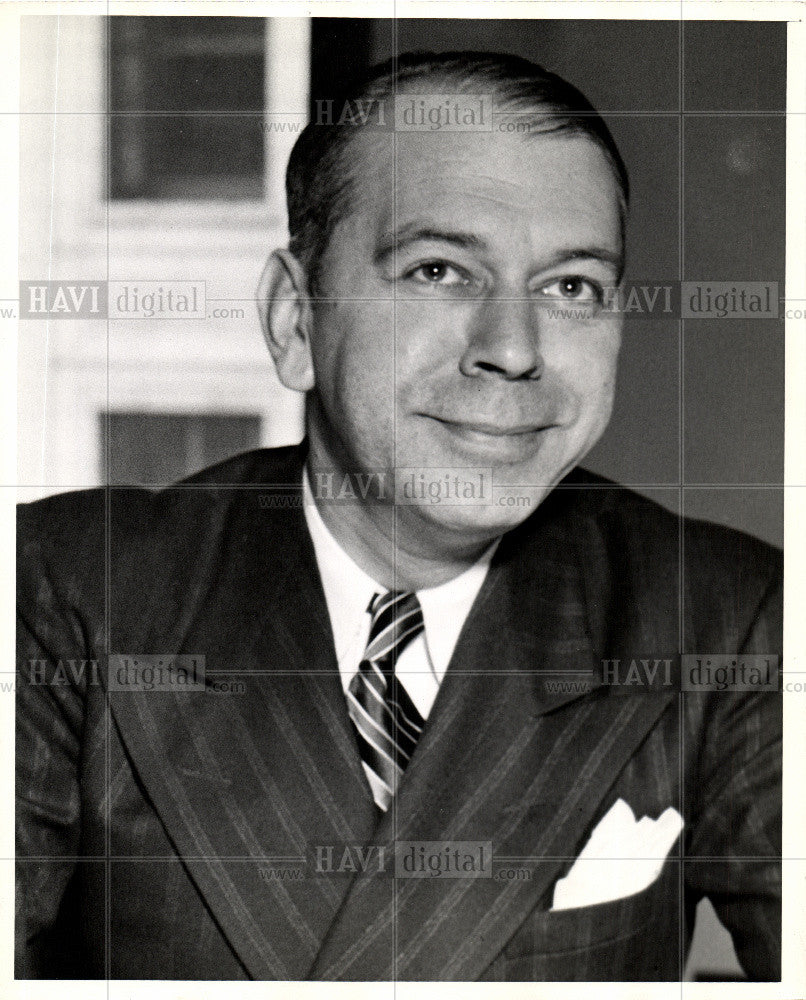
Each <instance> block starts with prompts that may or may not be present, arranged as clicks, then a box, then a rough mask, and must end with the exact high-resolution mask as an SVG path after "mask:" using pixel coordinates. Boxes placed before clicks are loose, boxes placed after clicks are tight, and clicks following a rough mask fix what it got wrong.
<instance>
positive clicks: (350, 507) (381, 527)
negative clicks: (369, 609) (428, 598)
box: [307, 455, 497, 590]
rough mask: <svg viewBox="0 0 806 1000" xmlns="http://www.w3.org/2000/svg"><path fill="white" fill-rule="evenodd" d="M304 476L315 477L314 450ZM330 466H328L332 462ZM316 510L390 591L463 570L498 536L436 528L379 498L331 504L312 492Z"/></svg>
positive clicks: (413, 512) (429, 584)
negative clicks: (453, 531) (470, 536)
mask: <svg viewBox="0 0 806 1000" xmlns="http://www.w3.org/2000/svg"><path fill="white" fill-rule="evenodd" d="M307 468H308V476H309V478H310V480H311V482H312V483H315V482H317V481H318V480H317V478H316V474H317V471H320V469H321V468H322V467H321V466H320V468H319V469H318V468H317V463H316V460H315V457H314V456H313V455H311V456H309V458H308V463H307ZM331 468H332V466H331ZM316 493H317V491H316V490H314V501H315V503H316V508H317V510H318V511H319V515H320V516H321V518H322V520H323V521H324V523H325V525H326V526H327V528H328V530H329V531H330V533H331V534H332V535H333V537H334V538H335V539H336V541H337V542H338V543H339V545H340V546H341V547H342V548H343V549H344V551H345V552H346V553H347V554H348V555H349V556H350V558H351V559H353V560H354V562H356V563H357V564H358V565H359V566H360V567H361V569H363V570H364V572H365V573H367V574H368V575H369V576H371V577H372V578H373V579H374V580H377V582H378V583H379V584H381V585H382V586H384V587H387V588H388V589H390V590H424V589H426V588H428V587H437V586H439V585H440V584H442V583H446V582H447V581H448V580H452V579H454V578H455V577H457V576H459V575H461V574H462V573H464V572H465V570H467V569H469V568H470V567H471V566H472V565H473V563H475V562H476V561H477V560H478V559H479V558H480V557H481V555H482V554H483V553H484V551H485V550H486V549H487V547H488V546H489V545H490V544H491V543H492V542H493V541H494V540H495V537H497V536H488V535H487V534H486V533H483V534H480V535H479V536H475V537H473V538H467V537H466V536H464V534H463V535H461V536H458V537H457V535H456V534H455V533H450V532H445V531H444V530H437V529H435V528H434V527H433V526H431V525H428V524H427V523H426V522H424V521H423V520H422V519H421V518H420V517H419V516H418V511H417V508H416V507H408V506H406V507H399V506H397V505H395V504H393V503H389V502H382V501H380V500H379V499H378V498H377V497H369V496H368V497H367V498H366V499H365V500H364V499H362V500H358V499H355V500H353V499H352V498H351V499H350V500H349V501H347V502H345V503H343V504H339V503H332V502H330V503H329V502H327V501H326V500H323V498H321V497H318V496H316Z"/></svg>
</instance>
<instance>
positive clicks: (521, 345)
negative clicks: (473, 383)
mask: <svg viewBox="0 0 806 1000" xmlns="http://www.w3.org/2000/svg"><path fill="white" fill-rule="evenodd" d="M536 312H537V310H536V309H535V306H534V303H533V302H532V301H531V300H530V299H529V297H528V296H523V295H521V296H517V295H515V296H512V297H503V296H501V297H496V298H492V297H491V298H489V299H486V300H485V301H484V302H483V303H482V304H481V306H480V308H479V310H478V312H477V313H476V315H475V316H474V322H473V325H472V327H471V331H470V337H469V339H468V343H467V347H466V348H465V351H464V353H463V355H462V358H461V360H460V362H459V369H460V371H461V372H462V374H463V375H467V376H468V377H470V378H479V377H483V376H493V377H495V378H502V379H505V380H506V381H508V382H514V381H516V380H521V379H527V380H531V379H539V378H540V376H541V375H542V373H543V357H542V354H541V348H540V331H539V329H538V319H537V316H536Z"/></svg>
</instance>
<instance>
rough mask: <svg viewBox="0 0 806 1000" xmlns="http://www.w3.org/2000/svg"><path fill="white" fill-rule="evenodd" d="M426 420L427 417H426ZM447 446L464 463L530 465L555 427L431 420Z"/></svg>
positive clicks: (513, 423)
mask: <svg viewBox="0 0 806 1000" xmlns="http://www.w3.org/2000/svg"><path fill="white" fill-rule="evenodd" d="M423 416H426V414H423ZM428 420H429V422H430V423H432V424H433V426H434V427H435V428H436V429H437V433H438V434H439V436H440V438H441V439H442V440H443V442H444V445H445V446H447V447H448V448H449V450H450V451H451V452H452V453H454V454H458V455H461V456H463V460H469V461H471V462H481V461H482V460H483V461H485V462H487V463H489V464H490V465H498V464H499V463H501V462H504V463H507V464H508V463H520V462H524V461H529V460H531V459H532V458H533V456H534V455H535V454H536V453H537V452H538V451H539V449H540V448H541V446H542V444H543V441H544V434H545V432H546V431H548V430H550V429H551V428H552V427H556V426H557V425H556V424H554V423H515V422H511V423H510V422H503V421H496V422H493V421H486V420H481V421H480V420H452V419H447V418H445V417H435V416H428Z"/></svg>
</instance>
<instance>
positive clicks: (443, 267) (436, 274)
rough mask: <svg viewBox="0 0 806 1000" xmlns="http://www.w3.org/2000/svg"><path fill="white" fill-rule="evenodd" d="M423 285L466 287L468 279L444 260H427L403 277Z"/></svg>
mask: <svg viewBox="0 0 806 1000" xmlns="http://www.w3.org/2000/svg"><path fill="white" fill-rule="evenodd" d="M404 277H406V278H412V279H413V280H414V281H417V282H419V283H420V284H423V285H467V284H468V283H469V281H470V278H469V277H468V276H467V275H466V274H465V273H464V272H463V271H460V270H459V268H457V267H454V266H453V264H448V263H446V262H445V261H444V260H428V261H425V262H424V263H422V264H418V265H417V266H416V267H413V268H411V270H409V271H407V272H406V274H405V275H404Z"/></svg>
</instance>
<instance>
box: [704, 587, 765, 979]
mask: <svg viewBox="0 0 806 1000" xmlns="http://www.w3.org/2000/svg"><path fill="white" fill-rule="evenodd" d="M781 599H782V595H781V578H780V573H778V574H776V577H775V579H774V580H773V582H772V583H771V585H770V586H769V587H768V589H767V591H766V593H765V594H764V597H763V598H762V600H761V602H760V604H759V606H758V608H757V610H756V613H755V615H754V617H753V619H752V624H751V626H750V628H749V630H748V631H747V633H746V635H745V637H744V640H743V641H742V642H741V643H740V645H739V652H740V653H756V654H770V653H772V654H774V655H775V654H778V653H779V652H780V649H781V608H782V605H781ZM709 652H714V651H712V650H709ZM685 697H686V698H691V699H700V698H702V699H706V702H707V704H706V705H705V706H704V717H705V729H704V734H705V738H704V750H703V753H702V755H701V760H700V766H699V768H698V775H697V780H696V787H695V788H694V789H692V792H693V797H694V821H693V835H692V837H691V839H690V841H689V845H688V849H687V852H686V853H687V857H688V858H689V859H691V860H689V861H687V862H686V881H687V884H688V886H689V889H690V890H693V892H694V898H695V899H696V898H698V897H700V896H703V895H707V896H708V897H709V898H710V900H711V902H712V903H713V904H714V907H715V909H716V911H717V914H718V915H719V918H720V920H721V921H722V923H723V924H724V925H725V926H726V927H727V929H728V930H729V931H730V932H731V936H732V938H733V942H734V945H735V947H736V952H737V956H738V958H739V962H740V963H741V965H742V968H743V970H744V972H745V974H746V975H747V977H748V978H749V979H750V980H753V981H769V980H773V981H777V980H780V977H781V863H780V857H781V771H782V701H781V695H780V693H778V692H777V691H775V692H754V693H738V692H728V691H724V692H713V693H710V694H702V693H695V694H688V695H686V696H685ZM687 707H688V706H687ZM690 707H691V708H695V705H694V704H693V703H692V704H691V706H690ZM701 707H702V706H701Z"/></svg>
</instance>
